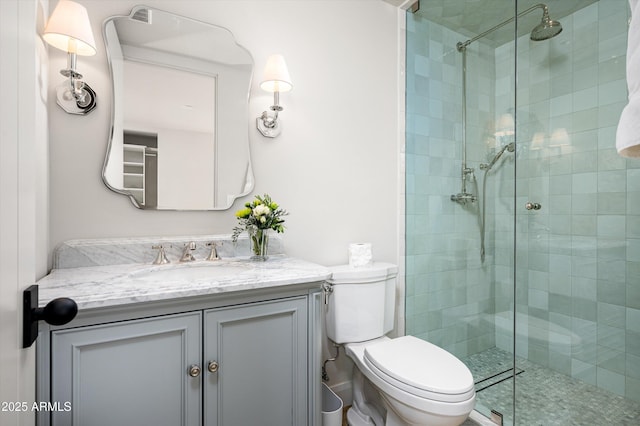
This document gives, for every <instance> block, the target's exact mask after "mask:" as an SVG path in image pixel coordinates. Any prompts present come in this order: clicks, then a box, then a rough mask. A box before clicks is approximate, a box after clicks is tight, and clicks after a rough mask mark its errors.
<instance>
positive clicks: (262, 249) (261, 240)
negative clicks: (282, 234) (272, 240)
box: [249, 228, 271, 261]
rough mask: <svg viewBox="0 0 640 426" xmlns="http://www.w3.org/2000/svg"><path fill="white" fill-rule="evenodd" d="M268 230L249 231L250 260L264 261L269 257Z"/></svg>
mask: <svg viewBox="0 0 640 426" xmlns="http://www.w3.org/2000/svg"><path fill="white" fill-rule="evenodd" d="M270 232H271V230H270V229H257V228H255V229H249V241H250V244H251V253H253V255H252V256H251V260H256V261H265V260H267V259H268V257H269V256H267V255H268V253H269V234H270Z"/></svg>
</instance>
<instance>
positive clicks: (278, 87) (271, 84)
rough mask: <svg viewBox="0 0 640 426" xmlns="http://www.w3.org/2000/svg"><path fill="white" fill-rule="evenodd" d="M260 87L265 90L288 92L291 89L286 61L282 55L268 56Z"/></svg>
mask: <svg viewBox="0 0 640 426" xmlns="http://www.w3.org/2000/svg"><path fill="white" fill-rule="evenodd" d="M260 87H261V88H262V90H266V91H267V92H288V91H289V90H291V89H293V84H291V77H289V70H288V69H287V63H286V62H285V61H284V58H283V57H282V55H271V56H269V58H268V59H267V65H266V66H265V67H264V79H263V80H262V83H260Z"/></svg>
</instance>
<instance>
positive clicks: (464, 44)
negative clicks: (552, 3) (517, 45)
mask: <svg viewBox="0 0 640 426" xmlns="http://www.w3.org/2000/svg"><path fill="white" fill-rule="evenodd" d="M536 9H542V16H543V18H544V17H545V16H549V8H548V7H547V5H546V4H544V3H538V4H536V5H534V6H531V7H530V8H529V9H526V10H523V11H522V12H520V13H518V14H517V15H516V16H513V17H511V18H509V19H507V20H506V21H503V22H500V23H499V24H498V25H496V26H495V27H493V28H489V29H488V30H487V31H485V32H483V33H481V34H478V35H477V36H475V37H474V38H470V39H469V40H467V41H464V42H462V41H461V42H458V44H456V48H457V49H458V51H459V52H462V51H463V50H464V49H466V48H467V46H468V45H470V44H471V43H473V42H474V41H476V40H479V39H481V38H482V37H485V36H486V35H488V34H491V33H492V32H494V31H495V30H497V29H499V28H502V27H504V26H505V25H507V24H509V23H511V22H513V21H515V20H516V19H517V18H520V17H521V16H524V15H526V14H528V13H531V12H533V11H534V10H536Z"/></svg>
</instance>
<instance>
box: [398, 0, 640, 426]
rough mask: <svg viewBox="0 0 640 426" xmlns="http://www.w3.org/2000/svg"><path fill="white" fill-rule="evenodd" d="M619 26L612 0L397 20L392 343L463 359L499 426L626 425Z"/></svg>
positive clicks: (636, 371)
mask: <svg viewBox="0 0 640 426" xmlns="http://www.w3.org/2000/svg"><path fill="white" fill-rule="evenodd" d="M505 6H506V7H505ZM629 19H630V12H629V6H628V3H627V1H624V0H599V1H598V0H581V1H575V0H555V1H549V2H548V5H544V4H539V3H537V2H535V1H524V0H499V1H498V0H475V1H472V0H429V1H424V0H423V1H422V2H421V4H420V9H419V10H418V11H417V12H415V13H411V12H408V13H407V21H406V28H407V30H406V138H405V140H406V149H405V164H406V170H405V178H406V180H405V192H406V204H405V227H406V235H405V242H406V243H405V244H406V246H405V263H406V264H405V270H406V279H405V285H406V290H405V294H406V300H405V328H406V333H407V334H412V335H415V336H417V337H420V338H422V339H425V340H428V341H430V342H432V343H434V344H437V345H439V346H441V347H443V348H445V349H447V350H448V351H450V352H451V353H453V354H454V355H456V356H457V357H458V358H460V359H461V360H463V361H464V362H465V363H466V365H467V366H468V367H469V368H470V370H471V371H472V373H473V375H474V379H475V381H476V391H477V400H478V402H477V406H476V410H478V411H479V412H480V413H481V414H484V415H485V416H487V417H492V416H493V418H494V419H499V418H502V421H503V422H504V424H517V425H527V426H529V425H593V424H611V425H614V424H615V425H618V424H640V160H637V159H625V158H623V157H620V156H619V155H618V154H617V152H616V149H615V133H616V127H617V123H618V119H619V117H620V113H621V111H622V108H623V107H624V106H625V105H626V101H627V87H626V78H625V77H626V74H625V65H626V61H625V59H626V46H627V32H628V22H629Z"/></svg>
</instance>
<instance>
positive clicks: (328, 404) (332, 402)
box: [322, 383, 342, 426]
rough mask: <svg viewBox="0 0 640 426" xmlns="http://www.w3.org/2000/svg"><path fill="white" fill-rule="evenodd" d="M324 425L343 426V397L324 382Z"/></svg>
mask: <svg viewBox="0 0 640 426" xmlns="http://www.w3.org/2000/svg"><path fill="white" fill-rule="evenodd" d="M322 426H342V399H340V397H339V396H338V395H336V394H335V392H333V391H332V390H331V388H330V387H329V386H327V385H326V384H324V383H323V384H322Z"/></svg>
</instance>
